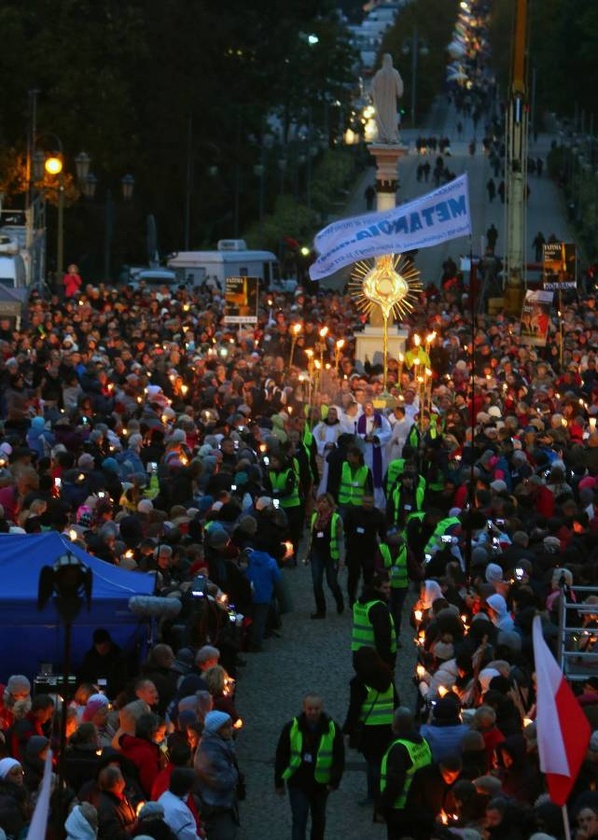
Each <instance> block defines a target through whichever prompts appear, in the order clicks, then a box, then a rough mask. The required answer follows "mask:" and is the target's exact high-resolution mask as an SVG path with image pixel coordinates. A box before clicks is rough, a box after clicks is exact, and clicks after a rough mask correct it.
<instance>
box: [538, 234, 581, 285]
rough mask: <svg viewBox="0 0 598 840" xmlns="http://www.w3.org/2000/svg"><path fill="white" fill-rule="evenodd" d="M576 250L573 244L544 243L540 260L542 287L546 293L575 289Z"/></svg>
mask: <svg viewBox="0 0 598 840" xmlns="http://www.w3.org/2000/svg"><path fill="white" fill-rule="evenodd" d="M576 278H577V250H576V247H575V244H574V243H573V242H571V243H569V242H546V243H545V245H544V253H543V259H542V287H543V288H544V289H546V291H556V292H558V291H559V290H562V289H576V288H577V279H576Z"/></svg>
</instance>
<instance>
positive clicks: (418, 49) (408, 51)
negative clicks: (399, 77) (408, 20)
mask: <svg viewBox="0 0 598 840" xmlns="http://www.w3.org/2000/svg"><path fill="white" fill-rule="evenodd" d="M402 52H403V55H411V128H415V118H416V116H417V112H416V97H417V64H418V58H419V56H420V55H421V56H422V57H424V56H426V55H428V52H429V50H428V45H427V44H426V42H425V41H424V40H422V39H421V38H420V37H419V35H418V33H417V26H414V27H413V34H412V36H411V38H408V39H407V40H406V41H403V49H402Z"/></svg>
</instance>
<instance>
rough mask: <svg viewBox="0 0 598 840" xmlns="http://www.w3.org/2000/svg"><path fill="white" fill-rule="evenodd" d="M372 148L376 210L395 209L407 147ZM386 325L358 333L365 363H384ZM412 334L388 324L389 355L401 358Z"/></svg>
mask: <svg viewBox="0 0 598 840" xmlns="http://www.w3.org/2000/svg"><path fill="white" fill-rule="evenodd" d="M368 149H369V152H370V154H371V155H373V156H374V157H375V158H376V193H377V202H376V209H377V210H378V211H379V212H380V211H384V210H391V209H392V208H393V207H396V203H397V189H398V188H399V175H398V166H399V160H400V159H401V158H402V157H404V156H405V155H406V154H408V152H409V150H408V148H407V146H401V145H396V146H387V145H384V144H382V143H370V144H369V145H368ZM383 336H384V328H383V327H382V326H379V325H374V324H371V323H370V324H368V325H367V326H366V327H365V329H364V331H363V332H362V333H358V334H357V335H356V336H355V358H356V359H358V360H359V361H360V362H362V363H363V362H365V360H366V357H367V358H368V359H369V360H370V362H371V363H372V364H373V365H374V364H383V363H384V338H383ZM407 336H408V333H407V331H406V330H402V329H399V328H397V327H396V326H395V325H394V324H393V325H392V326H391V325H390V324H389V327H388V355H389V356H392V357H393V358H394V359H397V358H398V356H399V353H403V354H404V353H405V344H406V341H407Z"/></svg>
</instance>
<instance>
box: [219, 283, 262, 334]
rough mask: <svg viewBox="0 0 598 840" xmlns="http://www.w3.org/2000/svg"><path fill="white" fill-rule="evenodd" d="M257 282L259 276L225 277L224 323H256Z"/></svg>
mask: <svg viewBox="0 0 598 840" xmlns="http://www.w3.org/2000/svg"><path fill="white" fill-rule="evenodd" d="M259 283H260V280H259V277H227V278H226V286H225V291H224V323H225V324H257V304H258V292H259Z"/></svg>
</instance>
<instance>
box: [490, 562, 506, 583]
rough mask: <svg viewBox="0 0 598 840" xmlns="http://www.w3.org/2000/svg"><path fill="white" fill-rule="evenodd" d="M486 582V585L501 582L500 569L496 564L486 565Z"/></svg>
mask: <svg viewBox="0 0 598 840" xmlns="http://www.w3.org/2000/svg"><path fill="white" fill-rule="evenodd" d="M486 580H487V581H488V583H499V582H502V569H501V568H500V566H499V565H498V563H488V565H487V566H486Z"/></svg>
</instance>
